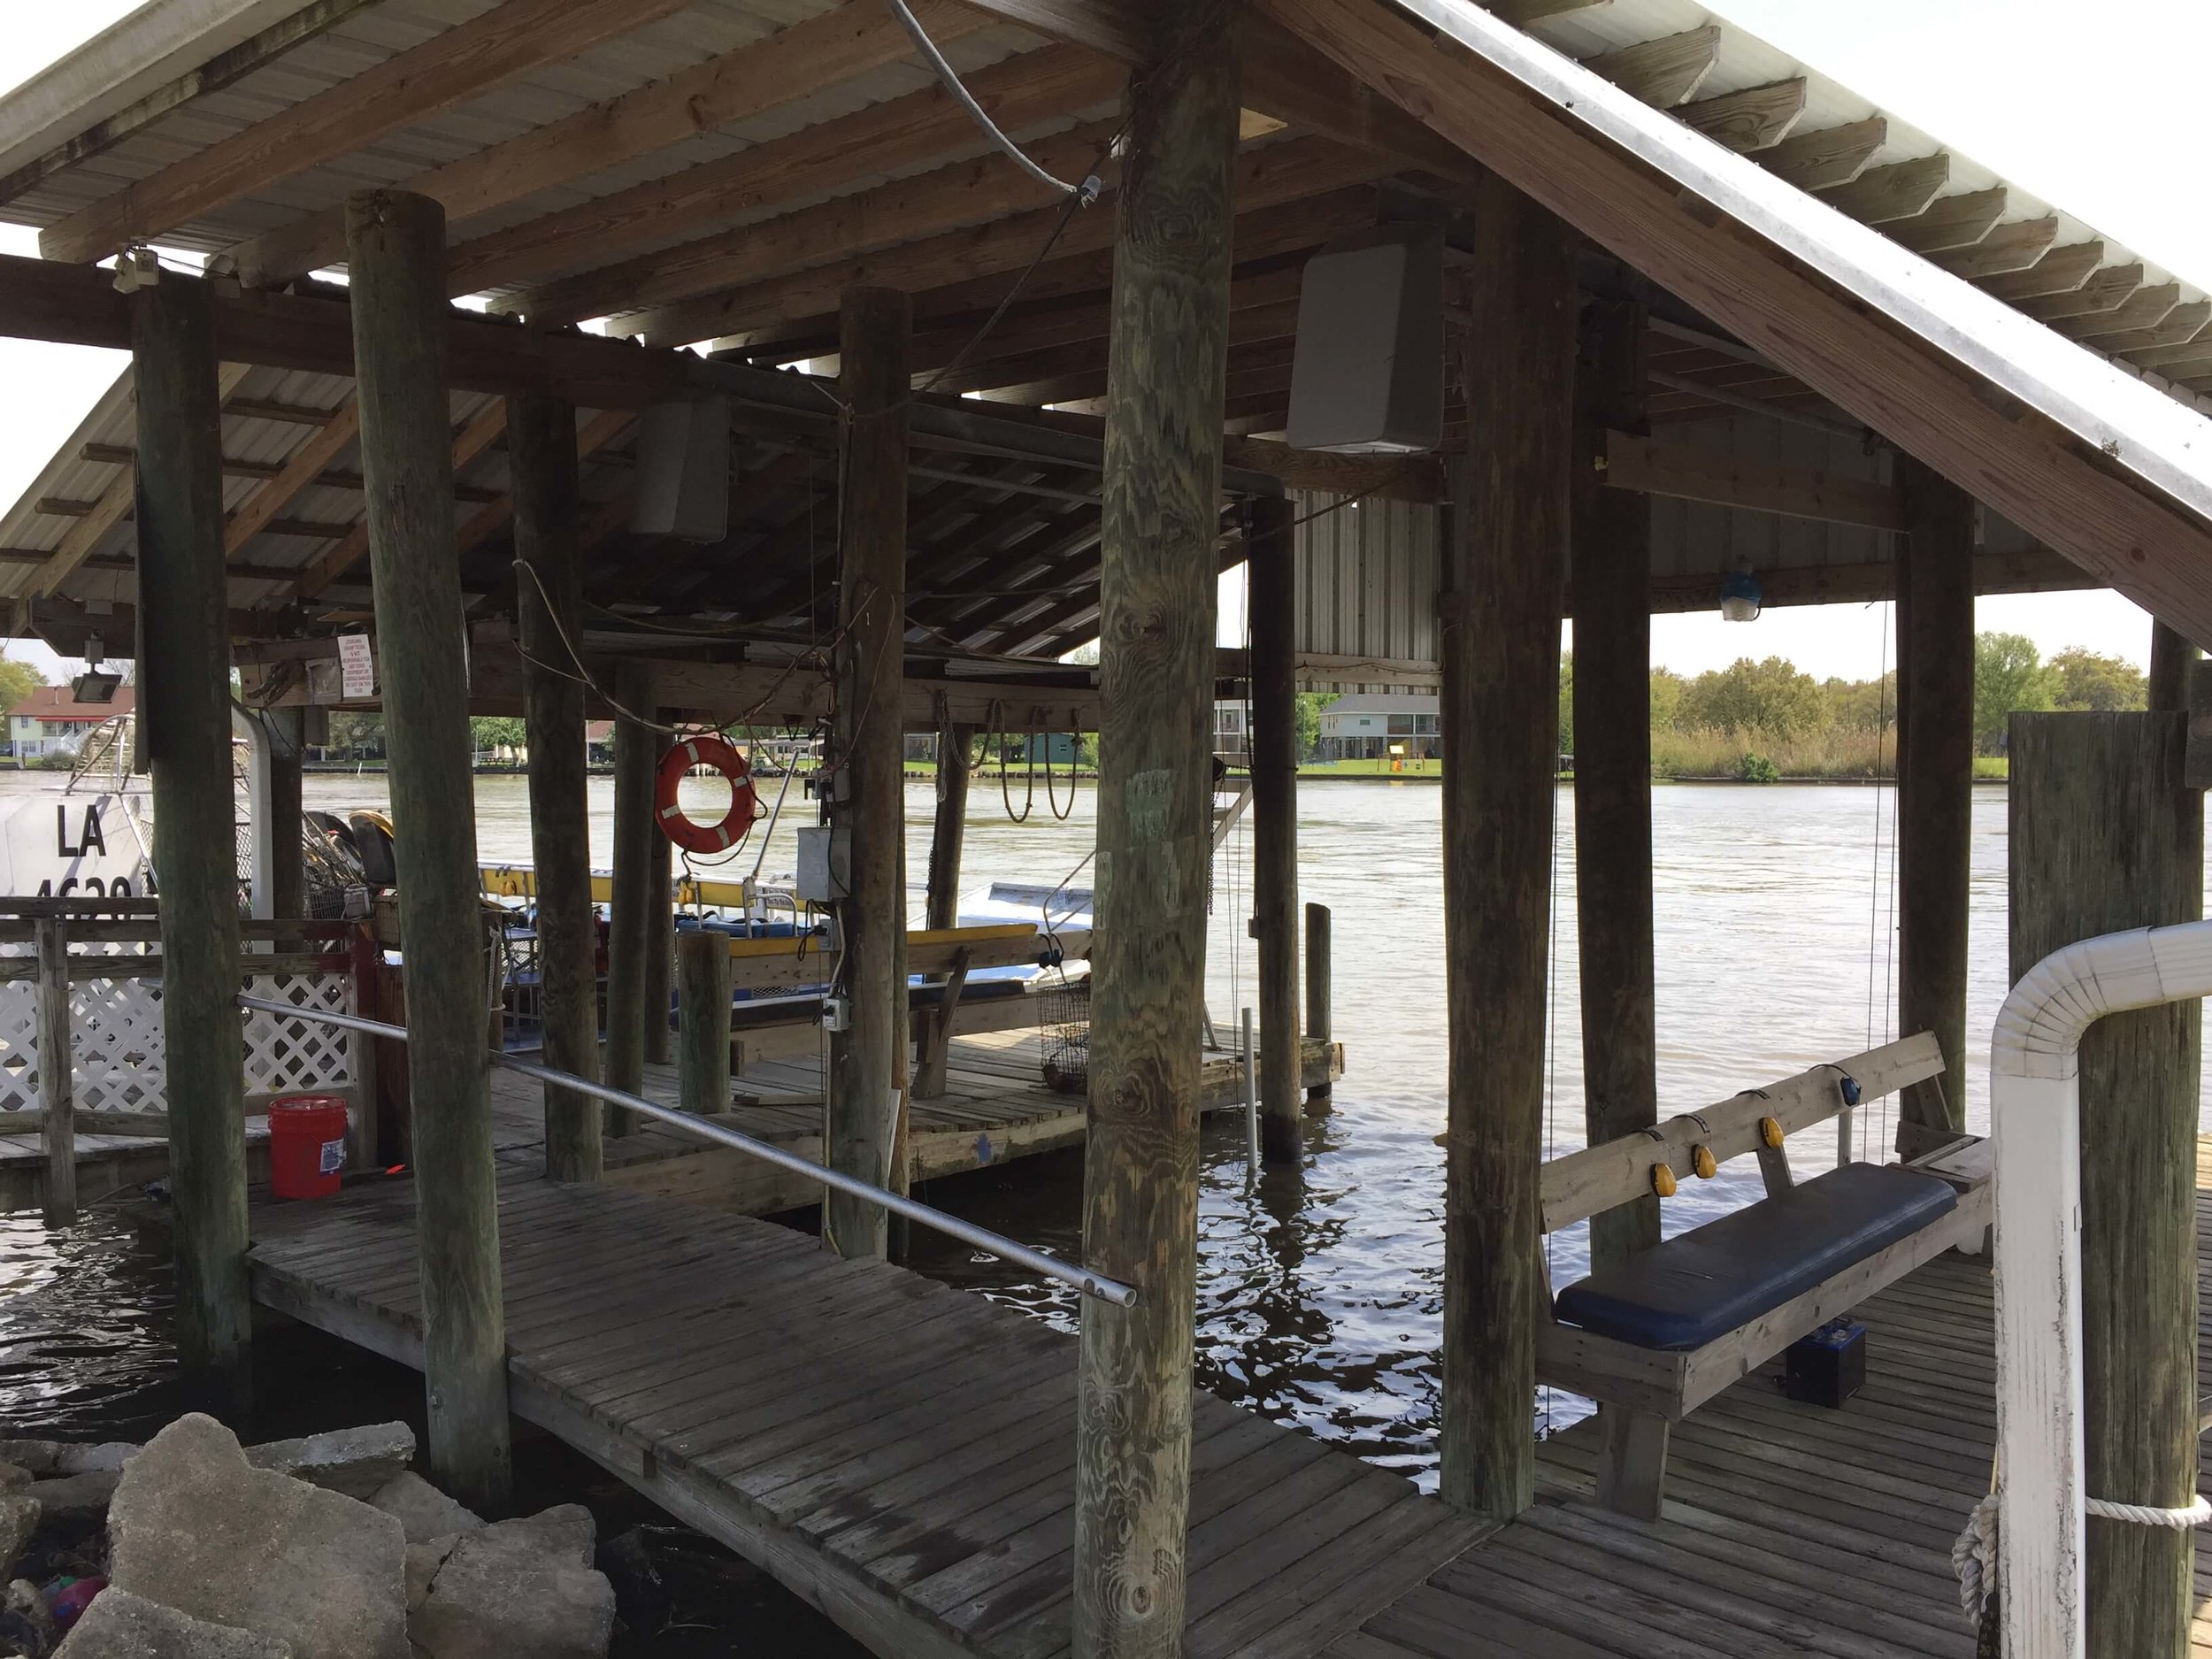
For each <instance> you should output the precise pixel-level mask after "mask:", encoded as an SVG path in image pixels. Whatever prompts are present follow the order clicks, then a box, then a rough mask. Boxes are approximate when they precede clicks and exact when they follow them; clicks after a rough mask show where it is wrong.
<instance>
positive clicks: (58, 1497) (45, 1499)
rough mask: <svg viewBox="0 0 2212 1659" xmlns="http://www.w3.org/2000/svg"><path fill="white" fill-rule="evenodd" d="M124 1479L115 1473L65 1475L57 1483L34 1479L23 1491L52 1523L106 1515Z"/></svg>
mask: <svg viewBox="0 0 2212 1659" xmlns="http://www.w3.org/2000/svg"><path fill="white" fill-rule="evenodd" d="M122 1479H123V1477H122V1476H120V1475H119V1474H113V1473H104V1474H87V1475H63V1476H61V1477H60V1478H59V1479H54V1480H34V1481H33V1482H31V1484H30V1485H29V1486H24V1487H21V1488H20V1490H21V1491H23V1492H25V1493H27V1494H29V1495H30V1496H32V1497H34V1498H36V1499H37V1500H38V1502H39V1504H40V1507H41V1508H42V1509H43V1510H44V1511H45V1513H46V1516H47V1518H48V1519H50V1520H51V1519H55V1518H57V1517H61V1516H65V1515H104V1514H106V1513H107V1507H108V1501H109V1500H110V1499H111V1498H112V1497H114V1496H115V1488H116V1486H118V1485H119V1483H120V1482H121V1480H122Z"/></svg>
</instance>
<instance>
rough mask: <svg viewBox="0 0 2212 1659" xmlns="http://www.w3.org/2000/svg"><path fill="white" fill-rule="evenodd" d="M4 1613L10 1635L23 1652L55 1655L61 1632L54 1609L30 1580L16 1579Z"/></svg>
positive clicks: (10, 1588)
mask: <svg viewBox="0 0 2212 1659" xmlns="http://www.w3.org/2000/svg"><path fill="white" fill-rule="evenodd" d="M0 1611H4V1616H5V1620H6V1624H7V1627H8V1633H9V1635H10V1636H11V1637H12V1638H13V1639H14V1640H16V1643H17V1645H18V1647H20V1648H21V1649H22V1651H23V1652H25V1653H35V1654H50V1653H51V1652H53V1650H54V1639H55V1637H56V1636H57V1635H58V1633H59V1632H57V1631H56V1630H55V1629H54V1609H51V1608H50V1607H49V1606H47V1605H46V1597H45V1595H44V1594H43V1593H42V1592H41V1591H40V1589H39V1587H38V1586H36V1585H35V1584H33V1583H32V1582H31V1581H30V1580H29V1579H28V1578H18V1579H16V1580H15V1581H14V1582H13V1583H12V1584H11V1585H9V1586H8V1592H7V1600H6V1604H5V1607H4V1609H0Z"/></svg>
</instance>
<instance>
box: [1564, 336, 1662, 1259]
mask: <svg viewBox="0 0 2212 1659" xmlns="http://www.w3.org/2000/svg"><path fill="white" fill-rule="evenodd" d="M1581 339H1582V344H1581V349H1580V351H1579V352H1578V354H1577V359H1576V386H1575V450H1574V462H1575V483H1574V502H1573V512H1574V527H1573V532H1572V534H1573V538H1574V542H1573V569H1574V617H1575V625H1574V639H1575V683H1574V716H1575V732H1574V755H1575V786H1574V787H1575V895H1576V902H1575V929H1576V936H1577V938H1578V940H1579V941H1580V944H1581V964H1582V1076H1583V1122H1584V1128H1585V1130H1586V1133H1587V1134H1588V1136H1589V1141H1590V1144H1591V1145H1592V1146H1595V1145H1597V1144H1598V1143H1599V1142H1600V1141H1611V1140H1613V1139H1615V1138H1617V1136H1620V1135H1626V1134H1633V1133H1636V1132H1637V1131H1638V1130H1640V1129H1644V1128H1647V1127H1649V1126H1650V1125H1653V1124H1655V1123H1657V1122H1658V1121H1659V1080H1658V1045H1659V1038H1658V1029H1657V1024H1658V1022H1657V1017H1656V1014H1655V1009H1654V1005H1653V989H1652V943H1651V926H1652V925H1651V498H1650V497H1649V496H1647V495H1643V494H1641V493H1640V492H1638V491H1635V490H1626V489H1609V488H1606V485H1605V481H1604V477H1603V475H1602V474H1601V472H1599V470H1598V469H1599V467H1600V465H1602V457H1603V456H1604V454H1605V434H1606V433H1607V432H1608V431H1613V432H1627V433H1635V434H1642V433H1645V432H1647V431H1648V430H1649V425H1648V423H1647V420H1646V419H1645V414H1644V386H1645V376H1644V308H1643V307H1642V306H1641V305H1640V304H1638V303H1636V302H1635V301H1633V300H1625V299H1614V298H1598V299H1594V300H1592V301H1591V302H1590V303H1589V305H1588V306H1587V307H1586V309H1585V310H1584V311H1583V314H1582V329H1581ZM1658 1242H1659V1200H1658V1198H1657V1197H1656V1196H1655V1195H1654V1194H1645V1195H1644V1196H1642V1197H1640V1198H1638V1199H1636V1200H1634V1201H1633V1202H1630V1203H1625V1204H1622V1205H1620V1206H1619V1207H1618V1208H1617V1209H1614V1210H1608V1211H1606V1212H1605V1213H1604V1214H1602V1215H1598V1216H1593V1217H1591V1218H1590V1260H1591V1264H1592V1265H1593V1266H1594V1267H1602V1266H1606V1265H1608V1264H1609V1263H1614V1262H1617V1261H1619V1260H1621V1259H1622V1258H1623V1257H1624V1256H1629V1255H1632V1254H1633V1253H1634V1252H1635V1251H1638V1250H1647V1249H1649V1248H1651V1247H1652V1246H1653V1245H1655V1244H1656V1243H1658Z"/></svg>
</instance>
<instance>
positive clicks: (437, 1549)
mask: <svg viewBox="0 0 2212 1659" xmlns="http://www.w3.org/2000/svg"><path fill="white" fill-rule="evenodd" d="M460 1541H461V1535H460V1534H459V1533H458V1532H455V1533H453V1534H452V1535H451V1536H449V1537H446V1538H434V1539H432V1540H430V1541H429V1542H427V1543H424V1544H410V1545H408V1546H407V1616H408V1617H410V1618H412V1617H414V1615H415V1610H416V1609H418V1608H419V1607H421V1606H422V1604H423V1603H424V1602H425V1601H428V1600H429V1599H430V1586H432V1585H434V1584H435V1583H436V1582H437V1581H438V1570H439V1569H440V1568H441V1567H442V1566H444V1565H445V1558H446V1557H447V1556H448V1555H451V1554H452V1553H453V1547H454V1546H455V1545H456V1544H457V1543H459V1542H460Z"/></svg>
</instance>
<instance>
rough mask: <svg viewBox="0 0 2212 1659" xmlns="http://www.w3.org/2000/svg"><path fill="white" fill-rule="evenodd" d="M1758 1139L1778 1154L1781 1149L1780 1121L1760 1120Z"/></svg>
mask: <svg viewBox="0 0 2212 1659" xmlns="http://www.w3.org/2000/svg"><path fill="white" fill-rule="evenodd" d="M1759 1139H1760V1140H1761V1141H1764V1142H1765V1143H1766V1144H1767V1145H1768V1146H1770V1147H1772V1148H1774V1149H1775V1150H1776V1151H1777V1152H1779V1151H1780V1150H1781V1149H1782V1124H1781V1120H1780V1119H1779V1118H1760V1119H1759Z"/></svg>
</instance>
